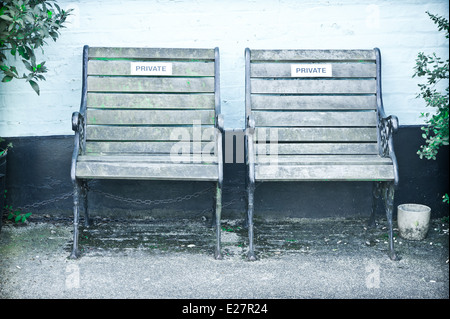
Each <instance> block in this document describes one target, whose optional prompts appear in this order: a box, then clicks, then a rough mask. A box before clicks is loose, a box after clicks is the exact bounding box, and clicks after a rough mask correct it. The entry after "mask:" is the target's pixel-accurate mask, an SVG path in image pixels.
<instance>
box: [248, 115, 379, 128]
mask: <svg viewBox="0 0 450 319" xmlns="http://www.w3.org/2000/svg"><path fill="white" fill-rule="evenodd" d="M253 116H254V118H255V123H256V126H257V127H258V126H278V127H282V126H309V127H313V126H372V127H375V126H376V125H377V117H376V112H374V111H367V112H332V111H330V112H295V111H292V112H291V111H286V112H270V111H255V112H253Z"/></svg>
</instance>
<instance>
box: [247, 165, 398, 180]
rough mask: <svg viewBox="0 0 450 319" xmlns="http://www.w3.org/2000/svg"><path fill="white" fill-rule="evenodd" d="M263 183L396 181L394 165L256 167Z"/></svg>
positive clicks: (258, 176) (256, 173) (257, 175)
mask: <svg viewBox="0 0 450 319" xmlns="http://www.w3.org/2000/svg"><path fill="white" fill-rule="evenodd" d="M255 179H256V180H261V181H267V180H270V181H281V180H282V181H386V180H393V179H394V169H393V166H392V165H256V166H255Z"/></svg>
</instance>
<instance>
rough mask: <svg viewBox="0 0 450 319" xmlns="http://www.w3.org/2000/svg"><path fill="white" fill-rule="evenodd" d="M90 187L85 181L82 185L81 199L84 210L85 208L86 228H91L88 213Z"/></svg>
mask: <svg viewBox="0 0 450 319" xmlns="http://www.w3.org/2000/svg"><path fill="white" fill-rule="evenodd" d="M88 190H89V189H88V185H87V182H86V181H83V183H82V184H81V197H82V198H83V208H84V226H85V227H89V226H90V225H91V221H90V219H89V211H88Z"/></svg>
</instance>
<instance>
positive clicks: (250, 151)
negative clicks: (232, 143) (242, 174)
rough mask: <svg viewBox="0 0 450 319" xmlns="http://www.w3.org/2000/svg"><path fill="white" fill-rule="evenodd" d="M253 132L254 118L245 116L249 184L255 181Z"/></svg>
mask: <svg viewBox="0 0 450 319" xmlns="http://www.w3.org/2000/svg"><path fill="white" fill-rule="evenodd" d="M254 134H255V119H254V117H253V116H252V115H249V116H248V117H247V127H246V128H245V147H246V150H245V154H246V163H247V168H248V178H249V182H250V184H254V183H255V152H254V148H253V147H254V145H253V136H254Z"/></svg>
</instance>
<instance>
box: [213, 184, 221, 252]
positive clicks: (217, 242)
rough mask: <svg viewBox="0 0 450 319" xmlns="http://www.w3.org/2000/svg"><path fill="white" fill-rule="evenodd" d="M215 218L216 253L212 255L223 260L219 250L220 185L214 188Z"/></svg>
mask: <svg viewBox="0 0 450 319" xmlns="http://www.w3.org/2000/svg"><path fill="white" fill-rule="evenodd" d="M215 215H216V216H215V217H216V251H215V253H214V258H215V259H223V256H222V252H221V248H220V231H221V229H220V228H221V225H220V218H221V215H222V183H220V182H219V183H217V186H216V207H215Z"/></svg>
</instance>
